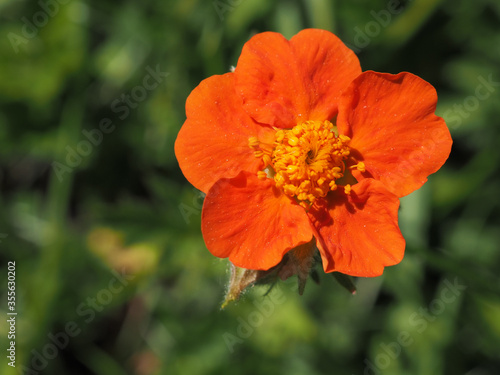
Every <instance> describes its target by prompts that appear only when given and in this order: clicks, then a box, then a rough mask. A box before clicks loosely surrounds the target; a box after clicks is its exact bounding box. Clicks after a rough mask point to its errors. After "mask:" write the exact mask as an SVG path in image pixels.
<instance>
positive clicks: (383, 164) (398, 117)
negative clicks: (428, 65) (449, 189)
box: [337, 71, 452, 197]
mask: <svg viewBox="0 0 500 375" xmlns="http://www.w3.org/2000/svg"><path fill="white" fill-rule="evenodd" d="M436 103H437V95H436V90H435V89H434V88H433V87H432V85H430V84H429V83H428V82H426V81H424V80H423V79H421V78H419V77H417V76H415V75H413V74H410V73H406V72H403V73H399V74H397V75H392V74H387V73H376V72H371V71H369V72H365V73H363V74H361V75H360V76H359V77H358V78H356V79H355V80H354V81H353V83H352V84H351V86H350V87H349V89H348V90H347V91H346V92H345V93H344V95H343V96H342V99H341V101H340V105H339V116H338V118H337V126H338V130H339V133H340V134H344V135H347V136H348V137H350V138H351V142H350V144H349V146H350V147H352V148H353V149H355V150H356V151H357V152H358V153H359V155H358V156H359V157H358V159H359V160H362V161H363V162H364V164H365V167H366V172H365V173H361V172H359V171H357V170H355V171H353V174H354V177H356V178H357V179H358V181H359V180H360V179H362V178H364V177H373V178H375V179H377V180H380V181H382V182H383V183H384V184H385V186H386V187H387V188H388V189H389V190H390V191H392V192H393V193H394V194H396V195H397V196H398V197H402V196H405V195H407V194H409V193H411V192H412V191H414V190H416V189H418V188H419V187H421V186H422V185H423V184H424V183H425V182H426V181H427V176H428V175H430V174H432V173H434V172H436V171H437V170H438V169H439V168H440V167H441V166H442V165H443V164H444V162H445V161H446V159H447V158H448V155H449V154H450V149H451V144H452V140H451V136H450V132H449V131H448V128H447V127H446V124H445V122H444V120H443V119H442V118H441V117H438V116H436V115H435V114H434V111H435V110H436Z"/></svg>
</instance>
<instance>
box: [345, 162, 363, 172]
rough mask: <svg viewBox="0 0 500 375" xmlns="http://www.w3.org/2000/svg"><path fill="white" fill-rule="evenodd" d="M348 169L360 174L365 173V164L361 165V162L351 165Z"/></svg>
mask: <svg viewBox="0 0 500 375" xmlns="http://www.w3.org/2000/svg"><path fill="white" fill-rule="evenodd" d="M349 169H357V170H358V171H360V172H365V171H366V168H365V163H363V162H362V161H360V162H359V163H358V164H354V165H351V166H350V167H349Z"/></svg>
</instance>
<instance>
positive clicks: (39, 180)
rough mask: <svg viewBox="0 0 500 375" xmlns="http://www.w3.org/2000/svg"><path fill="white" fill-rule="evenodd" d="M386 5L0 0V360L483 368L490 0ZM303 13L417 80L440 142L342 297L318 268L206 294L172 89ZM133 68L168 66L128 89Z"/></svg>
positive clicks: (490, 359)
mask: <svg viewBox="0 0 500 375" xmlns="http://www.w3.org/2000/svg"><path fill="white" fill-rule="evenodd" d="M44 4H49V5H44ZM54 4H55V5H54ZM394 4H399V2H398V1H382V0H371V1H361V0H352V1H340V0H337V1H327V0H311V1H306V0H302V1H299V0H295V1H285V0H272V1H269V0H221V1H212V0H209V1H202V0H167V1H160V0H147V1H144V2H136V1H121V2H112V1H78V0H65V1H61V2H55V1H54V0H52V1H50V0H45V1H43V0H42V1H41V2H35V1H32V2H28V1H14V0H0V155H1V162H0V188H1V198H0V207H1V209H0V233H1V234H2V235H1V236H0V237H1V238H0V240H1V243H0V249H1V252H0V259H1V262H2V267H1V272H2V276H1V280H2V281H1V283H0V285H1V286H0V290H1V293H0V296H1V300H0V306H1V315H2V318H1V319H0V320H2V323H1V325H0V327H1V330H0V343H1V349H2V353H3V354H2V360H1V362H0V374H37V373H41V374H98V375H122V374H140V375H146V374H190V375H197V374H200V375H201V374H289V375H295V374H297V375H299V374H313V375H314V374H346V375H351V374H360V375H361V374H422V375H429V374H468V375H489V374H491V375H494V374H498V373H499V371H500V352H499V348H500V298H499V296H500V281H499V278H498V271H499V266H500V251H499V250H500V249H499V247H500V246H499V243H500V231H499V230H498V228H499V225H500V220H499V218H500V215H499V211H500V196H499V190H500V178H499V176H500V169H499V162H500V147H499V145H500V120H499V118H500V105H499V100H500V84H499V83H500V28H499V26H500V3H499V2H498V1H497V0H477V1H468V0H442V1H440V0H414V1H402V2H401V4H400V5H401V7H400V8H392V6H393V5H394ZM388 9H391V10H394V9H397V14H396V12H393V13H389V11H388ZM384 11H385V13H384ZM43 14H48V15H46V16H45V18H44V16H43ZM387 15H389V16H387ZM30 23H34V25H35V24H38V25H41V26H40V27H37V26H36V25H35V26H32V27H31V28H30V27H28V26H26V25H28V24H30ZM307 27H315V28H323V29H328V30H331V31H333V32H335V33H336V34H337V35H339V37H340V38H341V39H342V40H343V41H344V42H345V43H347V44H348V45H349V46H350V47H352V48H353V49H354V50H355V51H356V52H357V54H358V56H359V58H360V61H361V64H362V67H363V69H364V70H376V71H385V72H390V73H398V72H400V71H410V72H412V73H414V74H417V75H419V76H421V77H422V78H424V79H426V80H427V81H429V82H430V83H432V84H433V85H434V86H435V87H436V89H437V91H438V94H439V103H438V108H437V114H438V115H441V116H443V117H444V118H445V119H446V120H447V123H448V125H449V127H450V130H451V133H452V136H453V138H454V146H453V151H452V154H451V157H450V159H449V161H448V162H447V163H446V165H445V166H444V167H443V168H442V169H441V170H440V171H439V172H438V173H437V174H436V175H433V176H432V177H431V178H430V181H429V183H427V184H426V185H425V186H424V187H423V188H422V189H420V190H419V191H417V192H415V193H413V194H411V195H410V196H408V197H406V198H404V199H403V200H402V208H401V211H400V225H401V228H402V230H403V233H404V235H405V237H406V239H407V251H406V256H405V259H404V260H403V262H402V263H401V264H400V265H398V266H395V267H390V268H388V269H386V271H385V273H384V275H383V276H382V277H379V278H373V279H359V280H357V286H358V294H357V295H356V296H351V295H349V294H348V293H347V292H346V291H345V290H343V289H342V288H341V287H340V286H339V285H338V284H336V283H335V282H334V280H333V278H332V277H331V276H330V275H324V274H322V275H321V282H320V285H315V284H314V283H311V282H310V283H309V284H308V285H307V287H306V291H305V294H304V296H302V297H299V296H298V295H297V292H296V285H295V284H294V281H288V282H284V283H281V284H279V285H278V286H277V287H276V288H275V289H274V290H272V291H271V292H270V293H269V294H268V295H265V294H266V292H267V289H266V288H262V287H260V288H259V287H255V288H253V289H252V290H251V291H250V292H249V293H247V294H246V295H245V296H244V298H243V299H241V300H240V301H239V302H238V303H235V304H233V305H231V306H229V307H227V308H226V309H225V310H222V311H221V310H220V309H219V306H220V304H221V301H222V298H223V294H224V291H225V282H226V278H227V263H226V261H224V260H219V259H216V258H214V257H212V256H211V255H210V254H209V252H208V251H207V250H206V248H205V246H204V243H203V240H202V238H201V233H200V207H201V203H202V196H201V195H200V194H199V193H198V192H197V191H196V190H195V189H193V188H192V187H191V186H190V185H189V184H188V183H187V182H186V180H185V179H184V177H183V176H182V174H181V172H180V170H179V168H178V165H177V162H176V160H175V155H174V151H173V145H174V141H175V137H176V134H177V132H178V131H179V129H180V127H181V125H182V123H183V121H184V119H185V114H184V103H185V100H186V97H187V96H188V95H189V93H190V91H191V90H192V89H193V88H194V87H196V85H197V84H198V83H199V82H200V81H201V80H202V79H204V78H206V77H208V76H210V75H213V74H222V73H224V72H226V71H228V70H229V69H230V67H231V66H232V65H235V64H236V62H237V58H238V56H239V53H240V51H241V47H242V45H243V44H244V43H245V42H246V41H247V40H248V39H249V38H250V37H251V36H252V35H253V34H254V33H257V32H262V31H267V30H271V31H278V32H280V33H283V34H284V35H285V36H286V37H291V36H293V35H294V34H296V33H297V32H298V31H300V30H301V29H303V28H307ZM148 69H151V70H153V71H154V70H158V71H161V72H164V73H165V74H164V75H160V76H159V82H158V85H157V86H156V87H155V88H154V89H151V90H142V91H141V89H140V88H139V89H138V88H137V87H143V86H144V79H145V77H146V76H147V75H148V74H150V73H149V70H148ZM166 73H168V75H166ZM484 81H486V82H488V81H490V84H488V85H485V84H484ZM148 82H149V83H151V82H152V81H148ZM480 87H482V88H480ZM478 90H479V91H478ZM144 92H145V93H146V95H145V96H144V97H140V98H141V100H131V101H130V104H126V105H125V109H124V108H123V107H122V106H123V105H124V102H123V101H122V100H123V98H124V97H123V95H132V94H133V93H135V97H137V95H139V94H141V93H144ZM478 93H479V94H478ZM486 94H488V95H487V97H486ZM119 107H122V109H121V110H119ZM106 119H109V121H110V122H111V124H112V125H109V126H110V128H109V129H111V128H112V129H113V130H112V131H111V132H109V133H106V134H103V136H102V141H101V142H97V141H96V142H95V143H96V144H95V145H91V149H90V150H89V149H88V148H87V149H86V148H85V145H83V146H82V142H83V141H85V140H86V139H87V138H86V136H85V134H84V133H82V132H83V131H85V132H91V131H92V130H93V129H99V125H100V124H101V122H102V121H104V122H106ZM92 134H96V133H95V132H94V133H92ZM95 139H97V138H95ZM78 147H80V152H81V153H84V154H85V155H84V156H80V157H78V156H74V155H73V159H71V156H68V155H70V154H72V153H73V152H79V151H78ZM71 150H72V151H71ZM68 157H70V160H72V163H73V164H74V167H67V168H66V169H57V168H54V162H57V163H61V165H62V164H64V165H67V164H68V159H67V158H68ZM56 165H58V164H56ZM8 261H15V262H16V311H17V312H18V316H17V318H16V319H17V321H16V323H17V324H16V339H15V341H16V368H15V369H14V368H11V367H9V366H8V365H7V362H9V360H8V359H6V358H5V353H6V352H7V350H6V349H8V348H9V345H10V344H9V341H10V340H8V339H7V333H8V329H9V326H8V324H7V323H6V319H7V315H6V313H7V262H8ZM113 270H114V273H113ZM117 275H118V276H117ZM450 285H459V287H453V288H452V287H450ZM70 334H71V337H70ZM51 337H52V339H51ZM54 337H56V338H58V339H55V340H56V341H57V340H59V341H57V342H58V343H59V346H60V347H57V346H55V344H54ZM22 366H24V367H22Z"/></svg>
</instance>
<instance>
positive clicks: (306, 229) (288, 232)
mask: <svg viewBox="0 0 500 375" xmlns="http://www.w3.org/2000/svg"><path fill="white" fill-rule="evenodd" d="M201 226H202V227H201V229H202V233H203V238H204V239H205V244H206V245H207V248H208V250H210V252H211V253H212V254H213V255H215V256H218V257H220V258H226V257H229V260H230V261H231V262H232V263H233V264H234V265H235V266H237V267H242V268H247V269H256V270H267V269H269V268H271V267H273V266H275V265H276V264H278V263H279V262H280V261H281V259H282V258H283V255H284V254H285V253H286V252H287V251H289V250H291V249H293V248H295V247H296V246H298V245H301V244H304V243H307V242H309V241H311V239H312V235H313V233H312V228H311V225H310V223H309V219H308V217H307V215H306V213H305V211H304V209H303V208H302V207H301V206H299V205H298V204H296V203H294V202H293V201H292V200H290V199H289V198H288V197H286V196H285V195H283V194H281V192H279V191H278V190H277V189H276V188H275V186H274V182H273V180H271V179H266V180H264V181H262V180H259V179H258V178H257V176H256V175H254V174H251V173H248V172H241V173H240V174H239V175H238V176H236V177H235V178H232V179H221V180H219V181H218V182H217V183H216V184H215V185H214V186H213V187H212V188H211V189H210V190H209V191H208V194H207V196H206V198H205V202H204V204H203V211H202V221H201Z"/></svg>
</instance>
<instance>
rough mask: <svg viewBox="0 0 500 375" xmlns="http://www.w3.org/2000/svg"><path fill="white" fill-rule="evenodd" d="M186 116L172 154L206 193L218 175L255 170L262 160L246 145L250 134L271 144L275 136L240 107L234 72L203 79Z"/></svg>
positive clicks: (187, 174)
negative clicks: (235, 89)
mask: <svg viewBox="0 0 500 375" xmlns="http://www.w3.org/2000/svg"><path fill="white" fill-rule="evenodd" d="M186 117H187V119H186V121H185V122H184V125H183V126H182V128H181V130H180V131H179V134H178V136H177V140H176V141H175V155H176V157H177V160H178V162H179V166H180V168H181V170H182V173H183V174H184V176H185V177H186V178H187V179H188V181H189V182H191V184H193V185H194V186H195V187H196V188H197V189H199V190H201V191H203V192H205V193H206V192H207V191H208V189H209V188H210V187H211V186H212V185H213V184H214V183H215V182H216V181H217V180H218V179H220V178H221V177H226V178H231V177H234V176H236V175H237V174H238V173H239V172H240V171H242V170H246V171H249V172H255V173H257V171H258V170H259V168H260V164H262V161H261V160H262V159H257V158H256V157H255V156H254V150H252V149H251V148H250V147H249V146H248V139H249V137H251V136H256V137H258V138H259V139H261V140H265V139H267V138H269V142H271V143H272V140H273V139H274V138H273V137H274V130H272V129H270V128H268V127H265V126H262V125H259V124H257V123H256V122H255V121H253V120H252V118H251V117H250V116H248V114H247V113H246V112H245V111H244V110H243V108H242V102H241V98H240V97H239V95H236V93H235V91H234V74H233V73H227V74H224V75H222V76H212V77H210V78H207V79H205V80H204V81H202V82H201V83H200V84H199V86H198V87H196V88H195V89H194V90H193V92H192V93H191V94H190V95H189V97H188V99H187V101H186Z"/></svg>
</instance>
